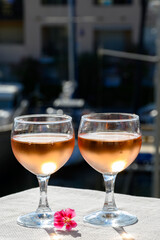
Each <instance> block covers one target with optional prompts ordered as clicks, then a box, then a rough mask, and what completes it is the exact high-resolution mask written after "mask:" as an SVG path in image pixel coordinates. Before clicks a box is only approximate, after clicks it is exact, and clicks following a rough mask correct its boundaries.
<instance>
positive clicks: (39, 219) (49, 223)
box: [17, 212, 54, 228]
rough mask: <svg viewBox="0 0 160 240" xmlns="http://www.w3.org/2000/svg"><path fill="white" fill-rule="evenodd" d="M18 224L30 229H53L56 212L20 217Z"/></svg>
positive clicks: (34, 213) (29, 214) (36, 213)
mask: <svg viewBox="0 0 160 240" xmlns="http://www.w3.org/2000/svg"><path fill="white" fill-rule="evenodd" d="M17 223H18V224H19V225H21V226H24V227H29V228H53V226H54V212H44V213H38V212H31V213H28V214H26V215H23V216H19V217H18V219H17Z"/></svg>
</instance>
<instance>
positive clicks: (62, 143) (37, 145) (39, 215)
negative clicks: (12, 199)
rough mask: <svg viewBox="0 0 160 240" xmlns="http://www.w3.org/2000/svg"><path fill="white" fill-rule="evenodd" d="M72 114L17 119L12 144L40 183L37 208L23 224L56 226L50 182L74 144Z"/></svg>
mask: <svg viewBox="0 0 160 240" xmlns="http://www.w3.org/2000/svg"><path fill="white" fill-rule="evenodd" d="M74 142H75V137H74V131H73V127H72V118H71V117H70V116H67V115H49V114H41V115H28V116H20V117H16V118H15V119H14V125H13V129H12V133H11V146H12V150H13V153H14V155H15V157H16V158H17V160H18V161H19V162H20V163H21V164H22V165H23V167H25V168H26V169H27V170H29V171H30V172H32V173H33V174H35V175H36V176H37V178H38V182H39V186H40V201H39V206H38V208H37V210H36V211H35V212H32V213H28V214H26V215H23V216H20V217H18V219H17V223H18V224H19V225H22V226H25V227H33V228H49V227H53V220H54V216H53V215H54V213H53V212H52V211H51V209H50V207H49V204H48V200H47V185H48V180H49V177H50V175H51V174H52V173H54V172H56V171H57V170H58V169H59V168H61V167H62V166H63V165H64V164H65V163H66V162H67V160H68V159H69V158H70V156H71V154H72V151H73V148H74Z"/></svg>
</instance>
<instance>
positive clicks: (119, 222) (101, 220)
mask: <svg viewBox="0 0 160 240" xmlns="http://www.w3.org/2000/svg"><path fill="white" fill-rule="evenodd" d="M83 220H84V222H87V223H90V224H94V225H100V226H111V227H124V226H128V225H132V224H134V223H136V222H138V219H137V217H136V216H134V215H131V214H129V213H127V212H124V211H120V210H117V211H113V212H104V211H98V212H94V213H91V214H89V215H87V216H85V217H84V218H83Z"/></svg>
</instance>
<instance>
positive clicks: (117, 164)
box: [112, 160, 126, 172]
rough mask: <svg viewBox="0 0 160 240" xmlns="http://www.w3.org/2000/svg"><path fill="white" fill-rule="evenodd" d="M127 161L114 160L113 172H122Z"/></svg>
mask: <svg viewBox="0 0 160 240" xmlns="http://www.w3.org/2000/svg"><path fill="white" fill-rule="evenodd" d="M125 164H126V163H125V162H124V161H123V160H120V161H117V162H114V163H113V164H112V172H120V171H122V170H123V169H124V167H125Z"/></svg>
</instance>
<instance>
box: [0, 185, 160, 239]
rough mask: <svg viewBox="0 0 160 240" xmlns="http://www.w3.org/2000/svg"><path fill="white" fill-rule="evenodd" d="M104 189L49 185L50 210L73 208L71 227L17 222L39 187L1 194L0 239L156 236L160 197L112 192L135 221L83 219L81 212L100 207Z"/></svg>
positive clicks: (29, 207)
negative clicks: (114, 223) (109, 223)
mask: <svg viewBox="0 0 160 240" xmlns="http://www.w3.org/2000/svg"><path fill="white" fill-rule="evenodd" d="M104 197H105V193H104V192H101V191H93V190H82V189H73V188H63V187H53V186H49V188H48V200H49V205H50V207H51V208H52V210H53V211H60V210H62V209H65V208H72V209H75V211H76V217H75V218H74V220H75V221H76V222H77V223H78V226H77V227H76V228H75V229H73V230H72V231H69V232H67V231H65V230H64V229H63V230H59V231H55V230H54V228H53V229H50V230H47V229H46V230H45V229H32V228H25V227H22V226H19V225H17V223H16V219H17V217H18V216H19V215H22V214H25V213H28V212H31V211H34V210H36V208H37V206H38V201H39V189H38V188H34V189H29V190H26V191H23V192H19V193H15V194H11V195H8V196H5V197H2V198H0V240H62V239H66V240H67V239H69V240H72V239H77V240H78V239H83V240H100V239H101V240H121V239H124V240H127V239H130V240H159V239H160V199H156V198H146V197H135V196H129V195H123V194H115V198H116V203H117V206H118V207H119V208H120V209H122V210H126V211H128V212H130V213H132V214H135V215H136V216H137V217H138V220H139V221H138V223H136V224H134V225H131V226H128V227H125V228H112V227H99V226H93V225H90V224H86V223H84V222H83V216H84V215H86V214H87V213H89V212H92V211H96V210H97V209H101V208H102V206H103V202H104Z"/></svg>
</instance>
